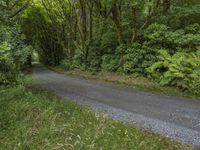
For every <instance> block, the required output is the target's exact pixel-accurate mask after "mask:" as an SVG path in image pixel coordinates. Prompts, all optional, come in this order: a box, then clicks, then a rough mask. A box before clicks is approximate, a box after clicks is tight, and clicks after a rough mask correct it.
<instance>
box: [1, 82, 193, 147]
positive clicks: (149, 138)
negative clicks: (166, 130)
mask: <svg viewBox="0 0 200 150" xmlns="http://www.w3.org/2000/svg"><path fill="white" fill-rule="evenodd" d="M0 149H2V150H12V149H16V150H18V149H19V150H34V149H38V150H53V149H66V150H71V149H75V150H96V149H97V150H101V149H103V150H104V149H105V150H112V149H113V150H134V149H135V150H145V149H146V150H165V149H166V150H170V149H171V150H172V149H189V147H185V146H182V145H180V144H177V143H174V142H171V141H170V140H168V139H166V138H163V137H161V136H158V135H154V134H151V133H148V132H145V131H143V130H141V129H138V128H134V127H132V126H131V125H124V124H122V123H119V122H116V121H113V120H111V119H108V118H106V117H105V115H102V114H101V115H100V114H96V113H94V112H92V111H90V110H89V109H88V108H84V107H81V106H79V105H77V104H75V103H73V102H66V101H63V99H61V98H58V97H56V96H54V95H52V94H50V93H48V92H46V91H44V90H41V89H40V88H38V87H37V86H35V85H34V86H33V85H32V86H30V85H29V86H28V87H24V86H17V87H12V88H3V87H1V89H0Z"/></svg>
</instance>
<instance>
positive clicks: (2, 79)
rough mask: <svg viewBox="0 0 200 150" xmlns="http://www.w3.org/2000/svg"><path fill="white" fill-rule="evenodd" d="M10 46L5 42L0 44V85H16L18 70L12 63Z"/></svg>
mask: <svg viewBox="0 0 200 150" xmlns="http://www.w3.org/2000/svg"><path fill="white" fill-rule="evenodd" d="M9 52H10V45H8V43H7V42H4V43H2V44H0V85H2V84H3V85H7V84H11V83H12V84H16V83H17V82H18V77H19V70H18V69H17V68H16V65H15V64H14V62H13V61H12V57H11V55H10V53H9Z"/></svg>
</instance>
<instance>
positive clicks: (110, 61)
mask: <svg viewBox="0 0 200 150" xmlns="http://www.w3.org/2000/svg"><path fill="white" fill-rule="evenodd" d="M102 59H103V60H102V66H101V67H102V70H103V71H108V72H116V71H117V70H118V69H119V67H120V61H119V57H117V56H115V55H114V56H113V55H105V56H103V57H102Z"/></svg>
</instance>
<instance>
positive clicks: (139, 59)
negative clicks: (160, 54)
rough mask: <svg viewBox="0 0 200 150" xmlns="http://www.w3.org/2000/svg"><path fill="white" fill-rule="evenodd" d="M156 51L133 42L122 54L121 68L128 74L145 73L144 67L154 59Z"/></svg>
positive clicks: (148, 65)
mask: <svg viewBox="0 0 200 150" xmlns="http://www.w3.org/2000/svg"><path fill="white" fill-rule="evenodd" d="M156 53H157V51H156V50H154V49H151V48H149V47H147V46H145V45H143V46H142V45H141V44H138V43H136V44H134V45H133V46H132V47H131V48H129V49H128V50H127V51H126V55H125V56H124V61H125V62H124V65H123V70H124V72H125V73H128V74H132V73H134V74H141V75H144V76H145V75H146V70H145V68H148V67H150V66H151V65H152V64H153V63H154V62H155V59H156V57H155V56H156Z"/></svg>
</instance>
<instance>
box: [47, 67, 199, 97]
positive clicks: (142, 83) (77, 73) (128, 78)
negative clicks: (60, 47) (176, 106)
mask: <svg viewBox="0 0 200 150" xmlns="http://www.w3.org/2000/svg"><path fill="white" fill-rule="evenodd" d="M48 68H49V69H51V70H53V71H55V72H58V73H62V74H65V75H69V76H74V77H79V78H83V79H90V80H98V81H106V82H112V83H116V84H118V85H122V86H127V87H131V88H135V89H139V90H142V91H146V92H152V93H155V94H161V95H168V96H176V97H183V98H191V99H193V100H200V95H194V94H192V93H189V92H186V91H184V92H183V91H181V90H180V89H178V88H175V87H169V86H161V85H159V84H158V83H156V82H153V81H151V80H149V79H147V78H144V77H137V76H134V75H124V74H119V73H109V72H99V73H93V72H89V71H81V70H72V71H65V70H64V69H62V68H61V67H48Z"/></svg>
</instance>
